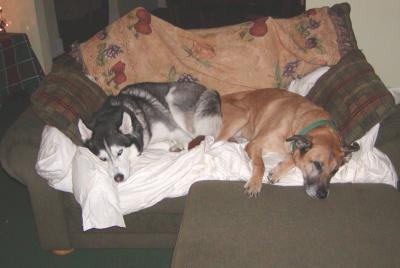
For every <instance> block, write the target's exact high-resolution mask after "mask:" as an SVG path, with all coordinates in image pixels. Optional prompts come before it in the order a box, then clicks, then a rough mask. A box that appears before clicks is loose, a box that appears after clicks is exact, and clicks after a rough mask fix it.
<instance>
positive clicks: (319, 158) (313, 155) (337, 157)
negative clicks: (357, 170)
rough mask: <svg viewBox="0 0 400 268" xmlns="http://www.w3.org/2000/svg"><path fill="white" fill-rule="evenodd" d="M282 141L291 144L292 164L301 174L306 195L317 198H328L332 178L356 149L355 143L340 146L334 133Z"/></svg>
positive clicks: (315, 134)
mask: <svg viewBox="0 0 400 268" xmlns="http://www.w3.org/2000/svg"><path fill="white" fill-rule="evenodd" d="M286 141H288V142H293V143H294V148H295V149H294V150H293V152H292V157H293V161H294V163H295V165H296V166H297V167H298V168H300V170H301V172H302V173H303V178H304V186H305V188H306V192H307V194H308V195H309V196H311V197H313V198H319V199H324V198H326V197H327V196H328V193H329V183H330V180H331V178H332V176H333V175H334V174H335V173H336V171H337V170H338V169H339V167H340V166H341V165H343V164H344V163H346V162H347V161H348V160H349V159H350V153H352V152H355V151H357V150H359V149H360V146H359V145H358V144H357V143H353V144H351V145H345V144H342V143H341V142H340V138H339V137H338V136H337V135H336V134H335V133H333V132H328V133H327V132H326V131H325V132H321V131H312V133H309V134H308V135H294V136H292V137H290V138H288V139H287V140H286Z"/></svg>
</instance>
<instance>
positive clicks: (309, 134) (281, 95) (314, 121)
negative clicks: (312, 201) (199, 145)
mask: <svg viewBox="0 0 400 268" xmlns="http://www.w3.org/2000/svg"><path fill="white" fill-rule="evenodd" d="M222 118H223V126H222V129H221V131H220V134H219V136H218V140H229V139H232V138H233V139H235V138H239V137H242V138H246V139H247V140H248V141H249V143H248V144H247V146H246V148H245V149H246V152H247V154H248V156H249V157H250V159H251V160H252V166H253V174H252V177H251V178H250V180H249V181H248V182H247V183H246V185H245V189H246V192H247V193H248V194H249V195H250V196H257V195H258V194H259V192H260V191H261V186H262V178H263V175H264V172H265V167H264V162H263V159H262V154H263V152H265V151H268V152H276V153H280V154H285V155H287V157H286V158H285V159H284V160H283V161H282V162H281V163H279V164H278V165H277V166H276V167H275V168H274V169H273V170H272V171H271V172H270V173H269V175H268V179H269V180H270V182H272V183H275V182H277V181H279V179H280V178H281V177H282V176H283V175H284V174H285V173H286V172H288V171H289V170H290V169H291V168H293V167H294V166H297V167H298V168H300V170H301V171H302V174H303V178H304V186H305V189H306V192H307V194H308V195H309V196H311V197H314V198H315V197H317V198H320V199H323V198H326V197H327V195H328V191H329V182H330V179H331V177H332V176H333V175H334V173H335V172H336V171H337V170H338V168H339V167H340V166H341V165H342V164H344V163H345V162H346V156H348V155H349V153H350V152H353V151H356V150H358V149H359V146H358V144H356V143H355V144H353V145H352V146H348V145H344V144H342V141H341V138H340V137H339V135H338V133H337V131H336V130H335V128H334V126H333V124H332V121H330V115H329V114H328V112H326V111H325V110H324V109H323V108H321V107H319V106H317V105H315V104H313V103H312V102H311V101H309V100H307V99H306V98H304V97H302V96H300V95H297V94H295V93H291V92H289V91H287V90H283V89H275V88H272V89H260V90H254V91H246V92H239V93H233V94H229V95H224V96H222Z"/></svg>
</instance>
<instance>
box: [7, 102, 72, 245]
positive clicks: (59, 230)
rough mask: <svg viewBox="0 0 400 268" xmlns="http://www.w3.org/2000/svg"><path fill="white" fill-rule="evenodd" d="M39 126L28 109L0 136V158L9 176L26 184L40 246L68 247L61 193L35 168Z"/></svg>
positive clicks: (38, 143) (39, 132)
mask: <svg viewBox="0 0 400 268" xmlns="http://www.w3.org/2000/svg"><path fill="white" fill-rule="evenodd" d="M43 126H44V124H43V122H41V121H40V120H39V119H38V118H37V117H36V116H35V115H34V113H33V112H32V109H31V108H28V110H27V111H25V112H24V113H23V114H22V115H21V116H20V117H19V118H18V120H17V121H16V122H15V123H14V124H13V125H12V126H11V127H10V128H9V129H8V130H7V132H6V133H5V135H4V136H3V138H2V141H1V145H0V160H1V164H2V167H3V168H4V170H5V171H6V172H7V173H8V174H9V175H10V176H11V177H13V178H15V179H17V180H18V181H19V182H21V183H23V184H24V185H26V186H27V189H28V192H29V197H30V201H31V205H32V209H33V215H34V219H35V223H36V229H37V231H38V235H39V241H40V245H41V246H42V248H43V249H63V248H71V246H70V242H69V238H68V226H67V220H66V215H65V211H64V203H63V198H62V197H63V193H62V192H60V191H57V190H55V189H53V188H51V187H50V186H48V184H47V181H46V180H45V179H43V178H41V177H40V176H39V175H37V174H36V171H35V164H36V160H37V154H38V150H39V146H40V140H41V133H42V130H43Z"/></svg>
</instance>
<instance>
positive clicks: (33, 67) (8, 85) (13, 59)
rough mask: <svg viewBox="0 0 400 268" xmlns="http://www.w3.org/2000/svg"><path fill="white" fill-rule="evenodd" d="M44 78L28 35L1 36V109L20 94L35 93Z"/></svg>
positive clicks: (11, 34) (8, 34) (5, 34)
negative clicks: (6, 102) (7, 101)
mask: <svg viewBox="0 0 400 268" xmlns="http://www.w3.org/2000/svg"><path fill="white" fill-rule="evenodd" d="M43 77H44V73H43V70H42V67H41V66H40V64H39V62H38V60H37V58H36V56H35V53H34V52H33V50H32V48H31V45H30V43H29V39H28V37H27V35H26V34H24V33H4V34H0V107H1V106H2V104H3V103H4V102H5V101H6V100H7V99H8V98H11V97H15V96H17V95H18V93H20V92H27V93H30V92H32V91H34V90H35V89H36V88H37V87H38V85H39V82H40V81H41V80H42V78H43Z"/></svg>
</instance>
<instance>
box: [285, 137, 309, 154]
mask: <svg viewBox="0 0 400 268" xmlns="http://www.w3.org/2000/svg"><path fill="white" fill-rule="evenodd" d="M286 141H288V142H292V151H294V150H296V149H299V150H300V153H301V154H305V153H306V152H307V151H308V150H310V149H311V147H312V142H311V139H310V137H308V136H307V135H293V136H292V137H289V138H287V139H286Z"/></svg>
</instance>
